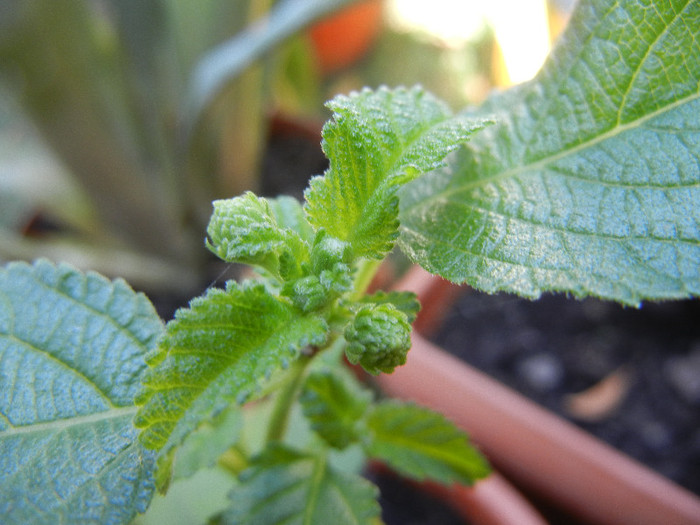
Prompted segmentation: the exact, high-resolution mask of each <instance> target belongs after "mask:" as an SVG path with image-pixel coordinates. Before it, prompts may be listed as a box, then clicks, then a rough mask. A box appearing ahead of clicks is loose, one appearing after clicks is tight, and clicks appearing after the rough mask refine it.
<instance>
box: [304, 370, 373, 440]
mask: <svg viewBox="0 0 700 525" xmlns="http://www.w3.org/2000/svg"><path fill="white" fill-rule="evenodd" d="M300 401H301V406H302V408H303V410H304V415H305V416H306V418H307V419H308V420H309V421H310V423H311V428H312V429H313V430H314V431H315V432H316V433H318V434H319V435H320V436H321V437H322V438H323V439H324V440H325V441H326V442H327V443H328V444H329V445H331V446H333V447H335V448H338V449H343V448H345V447H347V446H348V445H350V444H351V443H354V442H356V441H357V440H358V439H359V437H360V431H361V429H360V428H359V427H358V424H359V423H360V422H361V420H362V418H363V417H364V414H365V411H366V410H367V408H368V407H369V404H370V403H371V401H372V393H371V392H370V391H368V390H365V389H363V388H361V387H360V386H359V385H358V384H357V382H356V381H353V378H352V377H351V376H349V375H344V374H341V373H340V371H339V370H337V369H332V368H325V369H321V370H318V371H314V372H312V373H311V374H310V375H309V377H308V378H307V379H306V383H305V384H304V388H303V390H302V393H301V397H300Z"/></svg>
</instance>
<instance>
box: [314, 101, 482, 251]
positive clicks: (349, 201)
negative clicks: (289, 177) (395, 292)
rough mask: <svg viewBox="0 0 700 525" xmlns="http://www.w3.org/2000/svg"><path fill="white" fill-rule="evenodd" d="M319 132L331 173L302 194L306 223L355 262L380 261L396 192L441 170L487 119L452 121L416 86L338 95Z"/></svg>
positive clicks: (392, 227)
mask: <svg viewBox="0 0 700 525" xmlns="http://www.w3.org/2000/svg"><path fill="white" fill-rule="evenodd" d="M328 107H329V108H330V109H331V110H333V119H332V120H331V121H329V122H328V123H326V125H325V126H324V128H323V143H322V145H323V150H324V152H325V153H326V156H327V157H328V159H329V160H330V168H329V169H328V170H327V171H326V173H325V175H324V176H323V177H315V178H314V179H312V181H311V183H310V187H309V189H308V190H307V191H306V201H307V202H306V212H307V215H308V217H309V221H310V222H311V224H312V225H313V226H314V227H316V228H317V229H320V228H323V229H325V230H326V231H327V232H328V233H329V234H330V235H332V236H333V237H336V238H338V239H340V240H342V241H345V242H348V243H350V245H351V246H352V249H353V254H354V255H355V256H356V257H372V258H379V257H381V256H382V255H384V254H385V253H387V252H388V251H389V250H390V249H391V247H392V246H393V243H394V241H395V239H396V238H397V236H398V198H397V197H396V190H397V188H398V187H399V186H400V185H401V184H404V183H406V182H408V181H410V180H412V179H414V178H416V177H418V176H419V175H421V174H423V173H425V172H427V171H430V170H433V169H435V168H437V167H438V166H441V165H443V159H444V158H445V156H446V155H447V154H448V153H449V152H450V151H451V150H453V149H455V148H456V147H457V146H458V145H459V144H461V143H463V142H464V141H466V140H467V139H468V138H469V136H470V135H471V134H472V133H474V132H475V131H477V130H479V129H481V128H483V127H484V126H485V125H486V124H487V123H488V121H487V120H486V119H483V118H477V119H467V118H462V117H453V116H452V114H451V112H450V110H449V109H448V108H447V106H445V104H443V103H442V102H440V101H439V100H438V99H436V98H435V97H433V96H432V95H431V94H429V93H426V92H425V91H423V90H422V89H420V88H418V87H416V88H413V89H410V90H409V89H405V88H398V89H395V90H389V89H387V88H385V87H382V88H380V89H378V90H377V91H371V90H369V89H364V90H362V91H361V92H359V93H358V92H355V93H352V94H351V95H350V96H342V95H341V96H338V97H336V98H335V99H333V100H332V101H331V102H329V103H328Z"/></svg>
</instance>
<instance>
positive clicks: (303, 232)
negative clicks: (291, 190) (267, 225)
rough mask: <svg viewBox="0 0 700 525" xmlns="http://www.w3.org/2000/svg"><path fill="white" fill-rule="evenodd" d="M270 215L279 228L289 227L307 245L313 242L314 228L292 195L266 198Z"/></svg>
mask: <svg viewBox="0 0 700 525" xmlns="http://www.w3.org/2000/svg"><path fill="white" fill-rule="evenodd" d="M267 203H268V204H269V205H270V210H271V211H272V215H273V216H274V217H275V220H276V221H277V224H279V226H280V227H281V228H289V229H291V230H293V231H295V232H296V233H297V234H298V235H299V237H301V239H302V240H303V241H305V242H306V243H307V244H308V245H309V246H311V245H312V244H313V242H314V236H315V233H314V229H313V228H312V227H311V225H310V224H309V221H307V220H306V216H305V214H304V207H303V206H302V204H301V203H300V202H299V201H298V200H296V199H295V198H294V197H289V196H288V195H281V196H279V197H276V198H274V199H267Z"/></svg>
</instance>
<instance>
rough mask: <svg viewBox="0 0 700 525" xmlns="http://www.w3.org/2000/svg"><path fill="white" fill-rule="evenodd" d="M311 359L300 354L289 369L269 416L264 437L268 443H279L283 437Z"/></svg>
mask: <svg viewBox="0 0 700 525" xmlns="http://www.w3.org/2000/svg"><path fill="white" fill-rule="evenodd" d="M311 359H312V357H311V356H308V355H303V354H302V356H301V357H300V358H299V359H297V361H295V362H294V364H293V365H292V366H291V368H290V369H289V373H288V377H287V381H286V383H285V385H284V386H283V388H282V389H281V390H280V391H279V393H278V394H277V400H276V402H275V406H274V407H273V409H272V415H271V416H270V423H269V425H268V427H267V437H266V441H267V442H268V443H269V442H271V441H279V440H281V439H282V437H283V436H284V433H285V431H286V430H287V423H288V422H289V414H290V412H291V410H292V406H293V405H294V401H296V397H297V392H298V391H299V388H300V387H301V383H302V381H303V379H304V372H305V371H306V367H307V366H308V364H309V363H310V362H311Z"/></svg>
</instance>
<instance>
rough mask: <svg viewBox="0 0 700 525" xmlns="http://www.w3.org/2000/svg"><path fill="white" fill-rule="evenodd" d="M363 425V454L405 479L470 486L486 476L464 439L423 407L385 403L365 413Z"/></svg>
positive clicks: (484, 467) (484, 466) (479, 458)
mask: <svg viewBox="0 0 700 525" xmlns="http://www.w3.org/2000/svg"><path fill="white" fill-rule="evenodd" d="M367 426H368V428H369V431H370V432H369V434H368V436H367V439H366V443H365V448H366V450H367V454H368V455H369V456H372V457H374V458H378V459H381V460H382V461H385V462H386V463H387V464H388V465H390V466H391V467H393V468H394V469H396V470H397V471H399V472H401V473H403V474H404V475H406V476H410V477H413V478H415V479H417V480H423V479H426V478H428V479H432V480H435V481H439V482H442V483H452V482H460V483H467V484H471V483H473V482H474V481H476V480H477V479H479V478H482V477H484V476H486V475H487V474H488V473H489V467H488V464H487V463H486V461H485V460H484V458H483V457H482V456H481V455H480V454H479V453H478V452H477V451H476V449H474V448H473V447H471V446H470V445H469V443H468V441H467V436H466V435H465V434H464V433H463V432H462V431H461V430H459V429H458V428H457V427H455V426H454V425H453V424H452V423H451V422H450V421H448V420H447V419H445V417H444V416H442V415H441V414H438V413H436V412H433V411H431V410H428V409H427V408H423V407H419V406H416V405H411V404H406V403H399V402H396V401H385V402H383V403H381V404H379V405H377V406H376V407H375V408H374V409H373V410H372V412H371V413H370V414H369V416H368V418H367Z"/></svg>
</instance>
